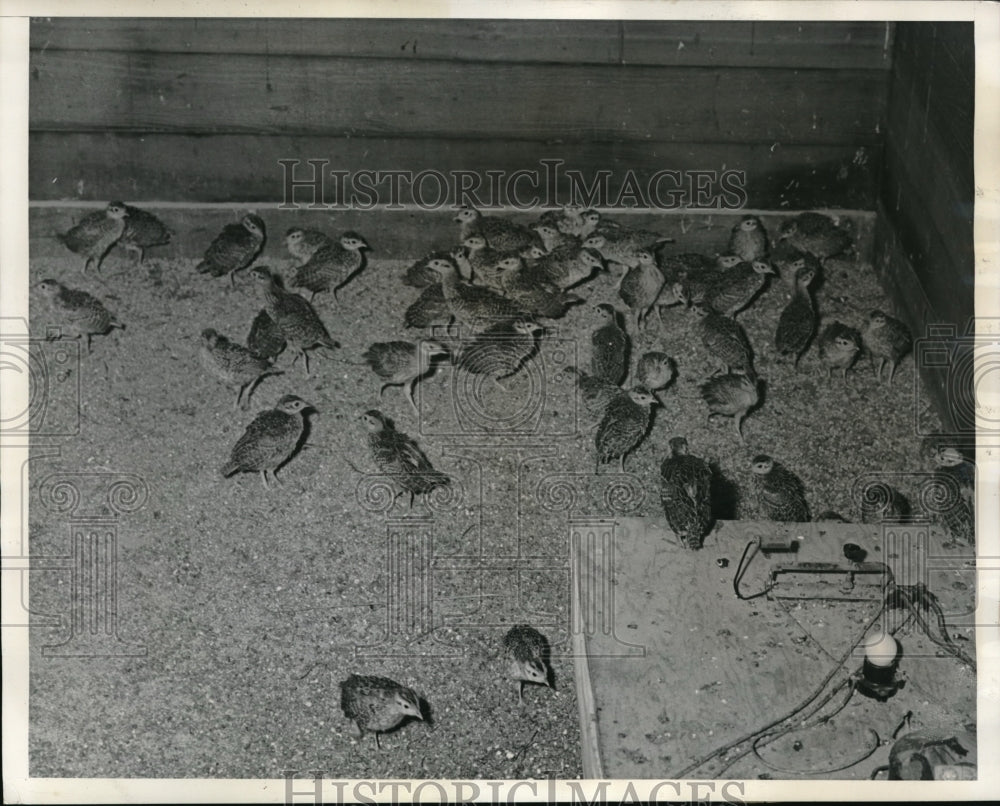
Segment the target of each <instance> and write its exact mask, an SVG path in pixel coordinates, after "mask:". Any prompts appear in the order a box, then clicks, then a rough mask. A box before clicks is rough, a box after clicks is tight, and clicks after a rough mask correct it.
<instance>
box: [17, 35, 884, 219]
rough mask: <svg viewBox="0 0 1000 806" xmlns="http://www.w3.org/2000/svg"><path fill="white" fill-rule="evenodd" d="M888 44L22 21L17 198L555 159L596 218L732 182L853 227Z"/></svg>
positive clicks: (254, 196) (275, 195)
mask: <svg viewBox="0 0 1000 806" xmlns="http://www.w3.org/2000/svg"><path fill="white" fill-rule="evenodd" d="M892 31H893V28H892V26H891V25H890V24H889V23H831V22H824V23H797V22H780V23H752V22H642V21H638V22H616V21H558V20H552V21H524V20H505V21H497V20H352V19H339V20H331V19H326V20H294V19H293V20H289V19H280V20H279V19H264V20H259V19H226V20H223V19H164V20H138V19H105V18H53V19H35V20H33V21H32V27H31V74H30V75H31V78H30V129H31V139H30V181H31V194H32V198H34V199H46V200H58V199H67V200H68V199H73V200H78V199H86V200H101V199H108V198H111V197H122V198H126V199H132V200H159V201H192V202H244V201H248V202H249V201H266V200H279V199H280V198H281V194H282V192H283V189H284V185H283V172H282V169H281V168H280V166H279V165H278V160H280V159H300V160H303V161H305V160H308V159H326V160H329V161H330V165H329V166H327V167H328V169H344V170H349V171H357V170H359V169H363V168H367V169H371V170H406V169H409V170H412V171H414V172H418V171H421V170H425V169H435V170H438V171H441V172H443V173H445V174H448V172H451V171H455V170H468V171H474V172H477V173H479V174H480V175H482V174H483V173H484V172H485V171H487V170H500V171H505V172H507V173H510V172H512V171H514V170H517V169H518V168H527V169H534V168H537V167H538V166H539V162H540V160H542V159H558V160H563V161H564V168H565V169H575V170H579V171H581V173H582V175H583V176H585V177H587V178H588V179H589V178H590V177H591V176H592V175H593V174H594V172H596V171H598V170H601V169H605V170H610V171H612V174H613V176H612V179H611V191H610V193H609V196H610V197H611V198H612V199H613V198H614V197H616V196H617V193H616V191H617V189H618V188H619V187H620V185H621V184H622V183H623V182H624V180H625V178H626V175H627V171H628V170H632V171H634V173H635V175H636V177H637V178H638V179H639V182H640V184H641V185H643V186H645V183H646V181H647V180H648V179H649V177H651V176H652V175H653V174H655V173H656V172H657V171H659V170H663V169H670V170H677V171H689V170H717V171H720V170H724V169H736V170H743V171H746V174H747V178H746V190H747V199H746V204H747V205H748V206H750V207H756V208H771V209H781V208H786V209H798V208H803V207H837V208H865V209H872V208H873V207H874V204H875V199H876V196H877V177H878V170H879V164H880V145H881V137H882V135H881V133H880V132H881V131H883V130H884V122H885V121H884V117H885V107H886V100H887V90H886V88H887V77H888V69H889V66H890V52H891V48H890V46H891V38H892ZM302 168H303V170H306V169H307V166H305V165H304V164H303V166H302ZM300 176H301V174H300ZM616 182H617V183H618V185H616ZM560 183H561V184H559V188H560V192H565V190H566V189H567V185H566V183H565V179H564V178H563V179H561V180H560ZM383 187H384V188H387V187H388V185H384V186H383ZM483 187H484V188H485V187H486V182H485V180H484V185H483ZM307 200H308V199H307ZM490 200H491V201H497V202H505V201H507V200H506V199H504V198H498V199H493V198H492V197H491V199H490ZM402 201H403V202H404V203H405V202H406V201H407V199H406V198H404V199H402Z"/></svg>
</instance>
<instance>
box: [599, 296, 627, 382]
mask: <svg viewBox="0 0 1000 806" xmlns="http://www.w3.org/2000/svg"><path fill="white" fill-rule="evenodd" d="M594 310H595V311H596V312H597V319H598V322H599V324H598V326H597V327H596V328H595V329H594V331H593V333H591V336H590V346H591V351H590V374H591V375H593V376H594V377H595V378H600V379H601V380H605V381H610V382H611V383H613V384H620V383H621V382H622V381H623V380H624V378H625V373H626V372H628V363H629V360H628V354H629V339H628V335H627V334H626V333H625V331H624V330H622V329H621V328H620V327H619V326H618V312H617V311H616V310H615V309H614V307H613V306H611V305H608V304H607V303H606V302H602V303H601V304H600V305H597V306H596V307H595V308H594Z"/></svg>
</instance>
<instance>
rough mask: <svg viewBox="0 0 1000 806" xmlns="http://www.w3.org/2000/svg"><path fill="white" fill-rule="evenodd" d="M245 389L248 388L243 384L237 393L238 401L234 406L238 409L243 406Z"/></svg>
mask: <svg viewBox="0 0 1000 806" xmlns="http://www.w3.org/2000/svg"><path fill="white" fill-rule="evenodd" d="M244 389H246V386H241V387H240V390H239V391H238V392H237V393H236V403H235V404H234V407H235V408H236V409H237V411H238V410H239V409H241V408H243V405H242V404H243V390H244Z"/></svg>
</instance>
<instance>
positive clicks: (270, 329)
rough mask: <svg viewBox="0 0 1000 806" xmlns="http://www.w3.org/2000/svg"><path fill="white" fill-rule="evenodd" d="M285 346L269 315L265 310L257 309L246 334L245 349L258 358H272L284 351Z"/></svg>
mask: <svg viewBox="0 0 1000 806" xmlns="http://www.w3.org/2000/svg"><path fill="white" fill-rule="evenodd" d="M285 346H286V342H285V337H284V336H282V335H281V331H280V330H279V329H278V326H277V325H276V324H275V323H274V320H273V319H272V318H271V315H270V314H269V313H268V312H267V311H265V310H261V311H258V313H257V315H256V316H255V317H254V320H253V323H252V324H251V325H250V332H249V333H248V334H247V349H249V350H250V352H251V353H253V354H254V355H255V356H257V357H258V358H263V359H265V360H273V359H275V358H277V357H278V356H279V355H281V353H282V352H284V349H285Z"/></svg>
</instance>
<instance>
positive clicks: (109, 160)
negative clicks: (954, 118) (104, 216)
mask: <svg viewBox="0 0 1000 806" xmlns="http://www.w3.org/2000/svg"><path fill="white" fill-rule="evenodd" d="M878 157H879V155H878V151H877V150H872V149H869V148H865V147H857V148H856V147H854V146H788V145H781V146H778V147H775V148H772V147H771V146H753V145H737V144H733V145H711V144H701V143H634V142H617V143H574V144H566V145H561V146H557V145H551V144H545V143H540V142H536V143H531V142H521V143H516V144H511V143H509V142H504V141H501V140H487V141H474V140H448V141H439V140H431V139H422V138H421V139H402V138H366V139H359V138H351V139H331V138H324V137H294V136H285V137H282V136H274V137H256V136H241V135H216V136H207V137H194V136H186V135H148V136H140V135H114V134H72V133H66V134H62V133H35V134H32V135H31V138H30V148H29V183H30V187H31V189H32V190H31V196H32V198H33V199H38V200H45V199H49V200H55V199H84V200H87V199H89V200H107V199H110V198H113V197H120V198H126V199H135V200H143V199H144V200H157V201H189V202H240V201H253V202H257V201H268V200H270V201H280V200H281V198H282V194H283V190H284V185H283V169H282V168H281V166H280V165H279V163H278V161H279V160H282V159H298V160H300V161H301V162H300V165H299V168H298V169H297V170H296V174H295V175H296V177H298V178H300V179H302V178H305V177H308V176H311V175H312V174H311V167H310V166H309V165H307V164H306V161H307V160H310V159H326V160H328V161H329V165H328V166H327V170H331V171H332V170H335V169H336V170H348V171H351V172H357V171H359V170H364V169H369V170H375V171H386V170H390V169H397V170H410V171H412V172H414V173H417V172H419V171H422V170H424V169H428V168H433V169H436V170H437V171H441V172H444V173H445V174H446V175H447V177H448V178H449V183H450V184H451V185H452V186H454V185H455V183H456V182H457V181H458V180H457V179H455V180H454V181H452V180H453V172H455V171H460V170H464V171H472V172H474V173H475V174H476V176H478V177H479V179H480V181H481V191H480V193H479V198H480V199H481V200H482V201H483V202H484V203H485V204H488V203H490V201H491V200H492V201H500V202H501V203H503V202H505V201H506V193H502V198H500V199H494V197H493V193H492V190H491V185H490V180H489V179H488V178H486V177H485V176H484V175H483V172H484V171H486V170H493V171H499V172H501V174H502V175H503V176H504V177H510V176H511V175H512V174H513V173H514V171H517V170H521V169H528V170H538V171H539V173H540V177H543V176H544V175H545V169H544V166H542V165H541V160H544V159H561V160H563V161H564V165H562V166H561V167H560V168H559V176H561V177H565V175H566V173H567V172H568V171H569V170H576V171H578V172H579V173H580V176H581V178H582V179H583V181H584V183H585V184H593V183H594V181H595V176H596V175H597V172H598V171H600V170H605V171H610V179H609V180H608V188H609V194H608V195H609V197H611V199H612V201H613V199H614V198H615V197H617V195H618V194H619V192H620V190H621V188H622V186H623V185H624V184H625V183H626V181H627V176H628V172H629V171H630V170H631V171H634V173H635V176H636V177H637V178H638V181H639V185H640V187H641V188H643V189H644V190H643V192H644V193H645V192H646V190H645V189H647V188H648V185H649V180H650V178H651V177H652V176H654V175H655V174H656V172H658V171H661V170H673V171H679V172H694V171H717V172H720V173H721V172H722V171H723V170H725V169H728V170H739V171H744V172H745V175H746V178H745V183H744V187H745V189H746V204H747V206H750V207H753V208H758V209H778V210H780V209H792V210H794V209H803V208H810V207H832V208H842V209H859V208H860V209H864V208H870V207H872V206H874V203H875V196H876V191H877V177H878V170H879V158H878ZM694 181H701V180H698V179H697V175H696V174H693V173H688V174H687V178H686V179H684V180H683V181H682V182H681V183H680V185H677V184H672V181H671V180H670V179H667V180H666V181H664V182H663V183H662V184H661V185H660V186H659V188H660V190H661V191H662V192H661V201H662V202H663V203H665V204H667V203H669V202H670V195H669V192H670V190H671V187H677V186H682V187H685V188H688V187H689V185H690V183H692V182H694ZM380 187H381V189H382V190H383V192H385V191H387V189H388V182H386V183H384V184H382V185H380ZM324 189H325V190H326V191H327V202H328V203H329V204H333V203H335V202H336V185H335V184H334V182H333V181H332V180H330V181H329V182H327V183H326V184H325V188H324ZM556 189H557V190H558V192H559V194H560V196H559V198H560V199H563V200H565V199H566V198H568V195H569V191H570V185H569V182H568V181H567V180H566V179H565V178H563V179H562V180H561V181H558V180H557V182H556ZM401 190H402V191H403V194H402V195H401V198H400V201H401V202H402V203H408V202H410V201H412V198H411V196H410V194H409V192H408V185H406V186H404V185H402V184H401ZM501 190H503V188H502V187H501ZM434 191H435V187H434V185H433V183H428V184H427V185H426V186H425V192H426V193H427V194H428V196H429V197H430V196H431V194H433V193H434ZM299 193H300V195H299V196H297V198H298V199H299V200H300V201H301V202H302V203H307V202H308V200H309V198H307V197H306V196H305V195H303V192H302V191H300V192H299ZM542 195H543V196H545V195H546V194H545V193H543V194H542ZM690 200H691V196H690V195H688V197H687V199H686V200H684V201H683V203H688V202H689V201H690ZM429 201H433V198H429ZM448 203H451V200H449V201H448ZM650 203H655V202H654V200H652V199H651V200H650Z"/></svg>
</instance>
